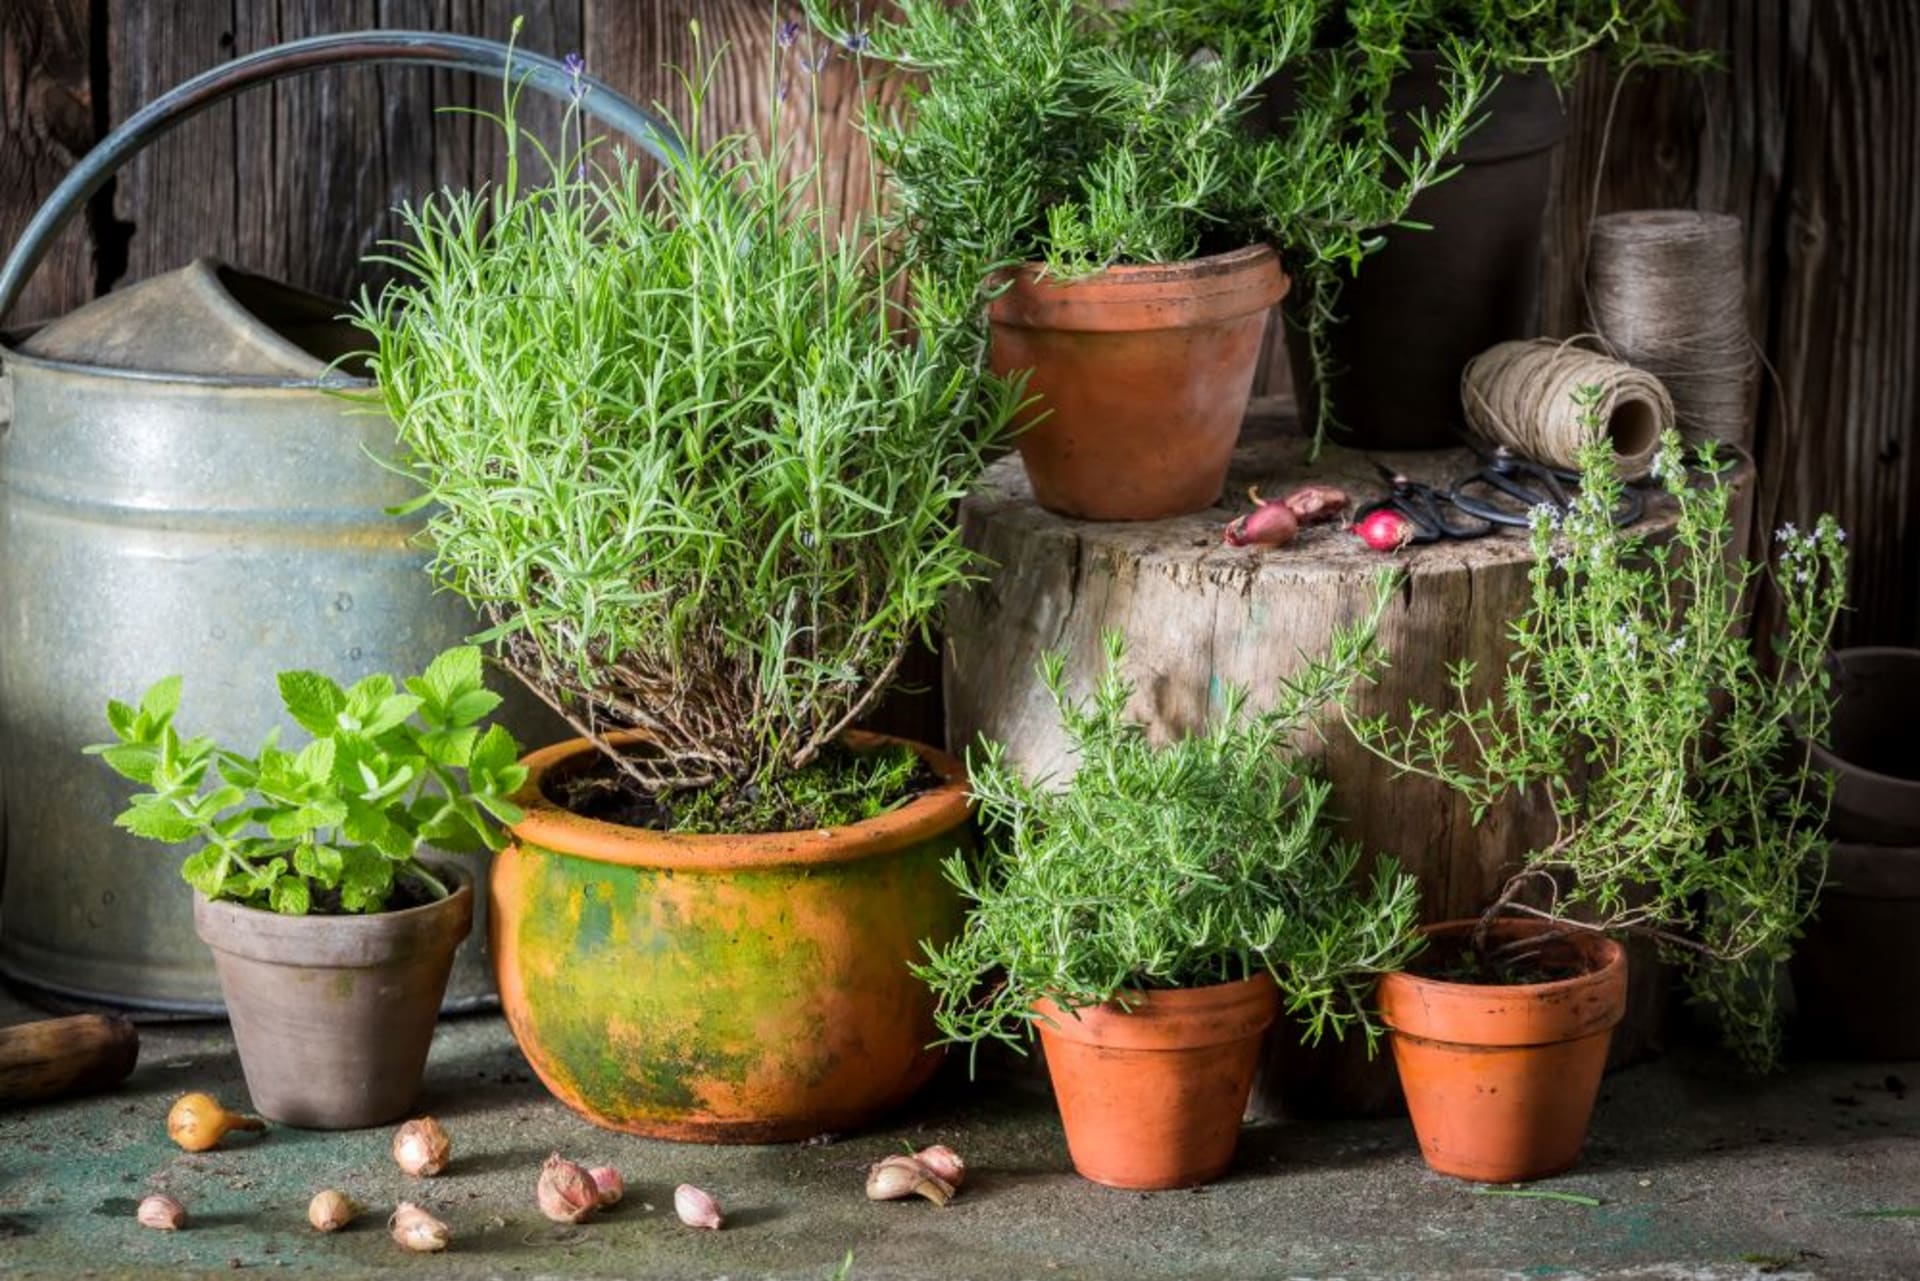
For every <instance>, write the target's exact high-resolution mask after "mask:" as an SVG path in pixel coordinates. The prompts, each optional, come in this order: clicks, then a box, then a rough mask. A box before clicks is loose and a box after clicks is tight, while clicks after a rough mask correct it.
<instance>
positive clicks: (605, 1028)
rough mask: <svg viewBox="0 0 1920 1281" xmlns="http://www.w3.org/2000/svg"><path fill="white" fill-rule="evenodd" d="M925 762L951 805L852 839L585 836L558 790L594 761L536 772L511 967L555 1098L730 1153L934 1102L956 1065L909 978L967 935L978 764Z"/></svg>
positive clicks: (931, 804) (511, 993)
mask: <svg viewBox="0 0 1920 1281" xmlns="http://www.w3.org/2000/svg"><path fill="white" fill-rule="evenodd" d="M898 741H901V740H897V739H889V738H884V737H882V736H879V735H871V734H848V735H847V737H846V742H847V743H848V744H849V745H850V746H853V747H856V748H858V747H862V746H877V745H879V744H881V743H889V742H898ZM908 746H910V747H912V748H913V750H914V751H916V752H918V753H919V754H920V757H921V759H922V760H924V761H926V762H927V764H928V765H929V766H931V767H932V768H933V770H934V772H935V773H937V774H938V775H939V776H940V778H941V779H942V782H941V783H940V785H939V786H938V787H936V788H934V789H933V790H930V791H927V792H924V793H922V794H921V795H919V796H917V797H915V798H913V799H912V800H910V801H908V802H907V803H906V804H904V805H902V806H900V807H899V808H898V809H896V810H894V811H892V812H891V813H888V814H884V815H882V816H880V817H878V818H873V819H869V820H867V821H866V822H864V823H856V824H854V825H852V826H850V827H842V828H835V829H832V830H828V831H811V830H810V831H804V832H771V833H765V834H760V835H747V836H717V835H716V836H695V835H669V834H665V833H661V832H656V831H651V830H647V829H642V828H630V827H623V826H620V825H617V824H614V823H606V822H599V821H596V820H594V819H589V818H583V817H581V816H580V815H577V814H574V813H572V812H571V811H569V810H566V809H563V808H561V807H560V806H559V805H558V804H556V803H554V802H553V801H551V800H549V799H548V797H547V794H546V792H545V791H544V790H543V789H544V788H545V786H546V784H547V783H548V782H550V781H552V780H554V779H557V778H559V777H563V776H564V775H565V774H567V773H569V772H574V771H578V770H581V769H583V768H585V767H586V766H588V765H589V764H591V763H592V762H593V761H594V759H595V752H594V748H593V747H592V746H591V745H590V744H588V743H587V742H585V741H584V740H581V739H575V740H572V741H571V742H566V743H560V744H558V745H556V746H553V747H549V748H546V749H545V750H543V751H538V752H535V753H533V754H532V755H530V756H528V757H527V758H526V759H525V764H526V766H527V768H528V770H529V771H530V773H529V777H528V779H527V784H526V787H525V788H524V789H522V791H521V792H520V793H519V795H518V796H517V797H516V798H515V799H516V800H517V802H518V803H519V805H520V806H521V807H522V808H523V809H524V810H525V811H526V818H525V819H524V821H522V822H521V823H519V824H517V825H516V826H515V827H514V829H513V830H514V835H515V836H516V837H517V844H516V845H514V846H512V847H509V848H508V849H507V850H506V851H504V852H503V853H502V854H501V855H499V857H498V858H497V859H496V860H495V863H494V872H493V912H494V916H493V956H494V963H495V966H496V972H497V977H498V979H499V984H500V1001H501V1006H502V1008H503V1010H504V1011H505V1013H506V1017H507V1023H508V1025H509V1026H510V1027H511V1028H512V1030H513V1035H514V1038H515V1039H516V1040H517V1041H518V1042H519V1043H520V1048H521V1050H522V1051H523V1052H524V1053H525V1054H526V1056H527V1061H528V1063H530V1064H531V1065H532V1066H533V1070H534V1071H535V1072H536V1073H538V1074H539V1077H540V1079H541V1080H542V1081H543V1082H545V1083H546V1086H547V1088H548V1089H549V1090H551V1091H553V1093H554V1095H555V1096H556V1097H558V1098H559V1099H560V1100H561V1101H562V1102H563V1103H565V1104H567V1106H569V1107H571V1108H573V1109H574V1110H575V1111H577V1112H579V1113H581V1114H582V1115H583V1116H585V1117H586V1118H587V1119H589V1120H591V1121H593V1122H595V1123H596V1124H599V1125H603V1126H607V1127H608V1128H610V1129H616V1130H624V1131H627V1132H629V1133H632V1134H644V1135H648V1136H650V1137H654V1138H664V1139H682V1140H694V1141H700V1142H716V1143H779V1142H786V1141H790V1140H794V1139H802V1138H806V1137H808V1136H811V1135H815V1134H822V1133H827V1132H830V1131H831V1132H841V1131H848V1130H854V1129H858V1128H860V1127H861V1126H863V1125H866V1124H867V1123H869V1122H871V1121H873V1120H874V1119H876V1118H877V1117H879V1116H881V1115H882V1114H884V1113H886V1112H887V1111H889V1110H891V1109H892V1108H894V1107H896V1106H898V1105H899V1104H901V1103H903V1102H905V1101H906V1099H907V1098H908V1097H909V1096H910V1095H912V1094H913V1092H914V1091H915V1090H917V1089H919V1087H920V1086H921V1085H922V1084H924V1083H925V1082H926V1080H927V1078H928V1077H929V1076H930V1075H931V1074H932V1073H933V1070H934V1068H935V1067H936V1066H938V1063H939V1059H940V1053H939V1051H937V1050H933V1049H929V1048H928V1046H929V1045H930V1043H931V1042H932V1041H933V1040H934V1039H935V1036H936V1032H935V1029H934V1024H933V998H932V996H931V994H930V993H929V992H928V990H927V988H926V986H925V985H924V984H922V983H921V982H920V981H919V980H918V979H916V978H914V977H913V975H911V974H910V973H908V971H907V964H908V962H909V961H913V960H917V959H919V957H920V956H921V955H922V953H921V947H920V944H921V940H923V939H929V940H932V941H934V942H936V943H940V942H944V941H946V940H948V939H950V938H952V937H953V935H954V934H955V933H956V932H957V930H958V928H959V925H960V920H961V904H960V901H959V897H958V895H957V894H956V892H955V891H954V889H953V887H952V886H951V885H950V884H948V882H947V880H946V878H945V876H944V875H943V873H942V871H941V862H942V860H944V859H945V858H946V857H947V856H948V855H950V854H952V853H954V852H955V851H956V850H964V849H967V848H969V847H970V846H971V842H972V837H971V834H970V831H969V826H968V820H969V817H970V815H971V810H970V807H969V803H968V800H967V789H966V774H965V770H964V769H963V768H962V766H961V765H960V762H958V761H956V760H954V759H953V758H952V757H951V756H948V755H946V754H945V753H943V752H938V751H935V750H934V749H932V748H930V747H923V746H921V745H920V744H917V743H909V744H908Z"/></svg>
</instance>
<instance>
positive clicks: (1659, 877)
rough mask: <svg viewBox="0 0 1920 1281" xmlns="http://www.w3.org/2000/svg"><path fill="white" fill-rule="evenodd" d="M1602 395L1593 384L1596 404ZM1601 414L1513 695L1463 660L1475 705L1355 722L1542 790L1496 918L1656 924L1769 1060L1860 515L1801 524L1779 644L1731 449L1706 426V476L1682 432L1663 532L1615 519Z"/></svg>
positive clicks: (1816, 805)
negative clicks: (1539, 841)
mask: <svg viewBox="0 0 1920 1281" xmlns="http://www.w3.org/2000/svg"><path fill="white" fill-rule="evenodd" d="M1595 395H1597V393H1596V392H1592V391H1588V392H1583V393H1582V396H1581V402H1582V406H1583V408H1584V409H1585V410H1586V412H1587V413H1588V414H1589V415H1591V414H1593V413H1594V406H1595V404H1596V403H1597V402H1596V400H1595V399H1594V397H1595ZM1596 434H1597V435H1600V436H1601V439H1600V441H1599V442H1598V443H1596V444H1595V446H1594V447H1593V448H1592V449H1590V450H1589V451H1588V452H1587V455H1586V457H1585V458H1584V459H1583V466H1582V486H1583V488H1582V492H1581V494H1580V496H1579V497H1578V498H1577V499H1576V501H1575V504H1574V506H1573V508H1572V510H1571V511H1570V512H1569V513H1568V515H1567V516H1566V518H1565V519H1564V521H1556V520H1555V519H1554V518H1553V517H1552V515H1551V513H1550V512H1549V511H1547V510H1546V509H1542V510H1541V511H1539V512H1537V513H1536V514H1535V518H1534V522H1533V552H1534V564H1533V569H1532V571H1531V573H1532V588H1533V597H1532V603H1531V605H1530V606H1529V607H1528V609H1527V612H1526V613H1525V615H1524V616H1522V617H1521V618H1520V619H1519V620H1518V621H1517V622H1516V623H1514V625H1513V630H1512V639H1513V645H1514V650H1513V654H1512V656H1511V657H1510V659H1509V660H1508V664H1507V669H1506V671H1505V673H1504V676H1503V679H1502V682H1501V686H1500V692H1499V693H1498V695H1497V696H1495V697H1491V698H1488V699H1486V700H1485V701H1476V700H1475V699H1474V698H1473V697H1472V696H1471V695H1470V693H1469V687H1470V685H1471V683H1472V680H1473V675H1474V673H1473V668H1472V665H1471V664H1468V663H1462V664H1459V665H1458V666H1456V667H1455V668H1454V669H1453V671H1452V684H1453V689H1454V692H1455V694H1456V696H1457V699H1458V703H1457V705H1456V706H1453V707H1449V708H1446V709H1432V708H1427V707H1422V706H1417V705H1416V706H1413V707H1411V708H1409V709H1408V714H1407V718H1406V720H1405V722H1404V723H1401V724H1394V723H1392V722H1390V721H1389V719H1388V718H1387V717H1385V716H1380V717H1374V718H1355V717H1350V718H1349V722H1350V724H1351V725H1352V726H1353V728H1354V730H1355V732H1356V734H1357V735H1358V737H1359V738H1360V740H1361V741H1362V742H1363V743H1365V744H1367V745H1368V746H1370V747H1371V748H1372V749H1373V750H1374V751H1376V752H1377V753H1379V754H1380V755H1381V756H1383V757H1384V758H1385V759H1386V760H1388V761H1390V762H1391V763H1392V764H1394V765H1395V766H1397V767H1399V768H1400V769H1401V770H1403V771H1405V772H1409V773H1414V774H1420V775H1424V776H1426V777H1430V778H1434V779H1438V780H1440V781H1442V782H1444V783H1446V784H1448V785H1449V786H1451V787H1452V788H1454V789H1456V790H1457V791H1459V792H1460V793H1461V794H1462V795H1463V796H1465V797H1466V798H1467V799H1468V801H1469V802H1470V803H1471V806H1472V809H1473V813H1474V816H1475V819H1476V821H1477V820H1478V819H1479V818H1480V817H1481V816H1483V815H1484V814H1485V813H1486V812H1487V810H1488V809H1489V808H1490V807H1491V806H1492V805H1493V804H1494V803H1495V802H1496V801H1498V800H1500V799H1501V798H1502V797H1503V796H1506V795H1508V794H1515V793H1518V794H1532V795H1537V796H1540V797H1543V798H1544V799H1545V800H1546V801H1547V802H1548V803H1549V804H1550V805H1551V807H1552V809H1553V813H1554V816H1555V818H1556V820H1557V831H1556V834H1555V837H1554V839H1553V841H1552V842H1551V843H1550V844H1548V845H1547V846H1545V847H1544V848H1541V849H1538V850H1535V851H1533V852H1532V853H1531V854H1530V855H1529V856H1528V858H1527V860H1526V863H1525V865H1524V867H1523V868H1522V869H1521V871H1520V872H1519V873H1518V874H1516V875H1515V876H1514V877H1513V878H1512V879H1511V880H1510V881H1509V882H1508V884H1507V885H1506V887H1505V889H1504V891H1503V892H1502V893H1501V894H1500V896H1499V898H1498V899H1497V900H1496V901H1495V902H1494V904H1493V905H1492V906H1491V907H1490V908H1489V909H1488V912H1487V917H1486V919H1488V920H1491V919H1492V918H1493V917H1494V916H1496V915H1498V914H1500V913H1503V912H1509V913H1517V914H1522V915H1527V916H1535V917H1544V918H1548V919H1551V920H1555V921H1558V922H1561V923H1562V924H1563V926H1564V927H1565V928H1568V929H1573V928H1580V929H1600V930H1608V931H1618V932H1631V933H1639V934H1641V935H1643V936H1648V937H1651V938H1653V939H1654V940H1656V941H1657V942H1658V943H1659V944H1660V945H1661V949H1662V951H1663V952H1664V953H1665V954H1666V955H1667V956H1668V957H1669V958H1670V959H1672V960H1674V961H1676V962H1677V963H1678V964H1680V965H1681V966H1682V967H1683V968H1684V974H1685V977H1686V980H1687V982H1688V985H1689V987H1690V988H1691V991H1692V994H1693V996H1694V998H1695V999H1697V1000H1698V1001H1700V1002H1702V1003H1704V1004H1705V1005H1706V1006H1708V1007H1710V1009H1711V1011H1712V1013H1713V1014H1714V1015H1715V1017H1716V1019H1717V1021H1718V1023H1719V1026H1720V1028H1721V1031H1722V1035H1723V1038H1724V1040H1725V1042H1726V1044H1727V1045H1728V1047H1729V1048H1730V1049H1732V1050H1734V1051H1735V1052H1736V1053H1737V1054H1738V1055H1739V1056H1740V1057H1741V1058H1742V1059H1743V1060H1744V1061H1745V1062H1747V1063H1748V1064H1749V1065H1751V1066H1754V1067H1756V1068H1764V1067H1767V1066H1769V1065H1771V1064H1772V1063H1773V1062H1774V1061H1775V1059H1776V1057H1777V1055H1778V1052H1779V1011H1778V1009H1777V1008H1776V1003H1775V1001H1776V993H1777V984H1776V981H1775V980H1776V971H1777V969H1778V967H1779V966H1781V965H1782V964H1783V963H1784V962H1785V961H1786V960H1787V958H1788V956H1789V955H1790V953H1791V949H1792V945H1793V941H1794V939H1795V938H1796V937H1797V936H1798V934H1799V932H1800V929H1801V926H1802V924H1803V923H1804V922H1805V921H1806V919H1807V917H1808V915H1809V914H1810V913H1811V911H1812V909H1813V906H1814V903H1815V900H1816V898H1817V896H1818V893H1819V887H1820V883H1821V880H1822V878H1823V876H1824V873H1825V867H1826V844H1825V840H1824V838H1823V836H1822V832H1821V829H1822V826H1823V824H1824V821H1825V818H1826V812H1827V805H1828V800H1829V798H1830V794H1831V784H1830V780H1828V779H1827V778H1826V777H1825V776H1824V775H1822V774H1820V773H1819V772H1817V771H1815V770H1813V769H1811V768H1809V766H1808V765H1807V763H1806V761H1805V760H1804V758H1803V756H1802V755H1801V754H1800V753H1799V752H1797V751H1796V748H1795V741H1796V739H1797V738H1799V737H1801V736H1806V737H1809V738H1817V737H1818V736H1819V735H1820V733H1821V732H1822V731H1823V729H1824V726H1825V724H1826V720H1827V716H1828V710H1829V697H1828V678H1827V672H1826V668H1825V666H1824V657H1825V654H1826V650H1827V645H1828V640H1829V637H1830V636H1831V633H1832V630H1833V626H1834V623H1835V620H1836V619H1837V617H1838V615H1839V613H1840V610H1841V608H1842V607H1843V603H1844V592H1845V581H1846V555H1845V547H1844V541H1845V536H1844V534H1843V533H1842V531H1841V530H1840V528H1839V527H1838V526H1837V525H1836V524H1835V523H1834V521H1833V519H1832V518H1831V517H1822V518H1821V519H1820V521H1819V522H1818V524H1817V525H1816V526H1815V527H1814V528H1813V529H1812V530H1809V531H1800V530H1796V529H1795V528H1794V527H1793V526H1791V525H1789V526H1787V527H1786V528H1784V529H1782V530H1780V531H1779V534H1778V535H1777V550H1778V564H1777V570H1776V573H1775V575H1774V578H1775V582H1776V583H1777V585H1778V589H1779V595H1780V599H1781V602H1782V606H1783V613H1784V624H1785V625H1784V628H1783V631H1782V633H1781V635H1779V636H1778V637H1776V638H1775V639H1774V653H1773V655H1772V662H1771V664H1767V663H1763V662H1762V661H1761V659H1760V658H1759V657H1757V656H1756V654H1755V652H1754V648H1755V647H1754V645H1753V643H1752V638H1750V637H1749V635H1748V627H1749V620H1750V613H1749V608H1748V607H1749V604H1750V600H1751V594H1752V592H1753V590H1754V588H1755V585H1756V581H1757V580H1758V578H1759V577H1760V575H1761V574H1762V573H1763V572H1765V571H1764V569H1763V566H1762V565H1760V564H1756V563H1755V562H1753V561H1750V560H1746V559H1744V558H1742V557H1741V556H1739V555H1738V554H1737V552H1736V543H1735V539H1736V537H1737V532H1736V529H1735V527H1734V523H1733V520H1732V518H1731V515H1730V506H1731V504H1732V502H1733V499H1734V486H1733V484H1732V483H1730V481H1729V472H1730V467H1731V464H1729V463H1726V462H1724V461H1722V460H1721V458H1720V457H1719V456H1718V454H1717V453H1716V452H1715V450H1714V449H1713V448H1712V447H1711V446H1710V445H1709V446H1704V447H1702V450H1701V453H1700V457H1699V459H1698V469H1699V473H1700V475H1699V476H1698V477H1697V478H1695V477H1690V476H1689V474H1688V471H1687V469H1686V467H1685V465H1684V463H1683V461H1682V454H1681V447H1680V442H1679V439H1678V437H1677V436H1674V435H1671V434H1669V436H1668V438H1667V439H1666V441H1665V442H1664V444H1663V446H1662V448H1661V451H1660V453H1659V455H1658V458H1657V463H1656V468H1655V475H1656V476H1657V477H1658V478H1659V481H1660V483H1661V484H1662V486H1663V487H1664V488H1665V490H1666V492H1667V493H1668V494H1669V495H1671V496H1672V498H1673V499H1674V500H1675V501H1676V502H1677V503H1678V505H1679V516H1678V520H1677V523H1676V525H1675V527H1674V531H1673V534H1672V536H1671V538H1670V539H1668V540H1666V541H1659V540H1655V539H1652V538H1649V537H1648V536H1647V535H1646V534H1645V533H1641V532H1634V531H1632V530H1618V529H1616V528H1615V527H1614V526H1613V523H1612V521H1611V520H1610V519H1609V518H1608V513H1609V512H1610V511H1611V510H1613V507H1614V504H1615V502H1616V500H1617V499H1618V497H1619V495H1620V490H1621V482H1620V480H1619V479H1618V477H1617V475H1616V473H1615V471H1614V469H1613V466H1612V455H1611V453H1610V449H1609V446H1608V445H1607V444H1606V442H1605V439H1604V434H1603V433H1596ZM1530 900H1535V901H1530ZM1572 913H1578V915H1579V919H1578V921H1576V920H1574V919H1573V917H1572V916H1571V915H1570V914H1572ZM1482 942H1483V943H1484V939H1483V940H1482Z"/></svg>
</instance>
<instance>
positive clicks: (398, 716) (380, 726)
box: [362, 694, 420, 738]
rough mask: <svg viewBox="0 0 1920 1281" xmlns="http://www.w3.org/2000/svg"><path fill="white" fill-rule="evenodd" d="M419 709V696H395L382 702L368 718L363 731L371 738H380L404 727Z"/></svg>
mask: <svg viewBox="0 0 1920 1281" xmlns="http://www.w3.org/2000/svg"><path fill="white" fill-rule="evenodd" d="M419 709H420V696H419V695H418V694H395V695H393V696H392V697H390V698H385V699H382V700H381V701H380V703H379V705H378V706H377V707H375V708H374V709H373V711H372V713H371V714H369V716H368V717H367V720H366V724H365V725H364V726H363V727H362V730H363V732H364V733H365V734H366V735H367V736H368V737H370V738H373V737H378V736H379V735H381V734H384V733H386V732H387V731H388V730H390V729H394V728H395V727H397V726H400V725H404V724H405V723H406V721H407V718H408V717H409V716H412V715H413V714H414V713H415V712H416V711H418V710H419Z"/></svg>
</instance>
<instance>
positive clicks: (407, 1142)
mask: <svg viewBox="0 0 1920 1281" xmlns="http://www.w3.org/2000/svg"><path fill="white" fill-rule="evenodd" d="M452 1156H453V1140H452V1139H451V1138H449V1137H448V1136H447V1132H446V1130H445V1129H444V1128H442V1126H441V1125H440V1123H439V1122H438V1121H436V1120H434V1119H433V1118H432V1117H430V1116H422V1117H415V1118H414V1119H413V1120H411V1121H409V1122H407V1123H406V1124H405V1125H403V1126H401V1127H400V1128H399V1129H398V1130H396V1131H394V1135H393V1160H394V1163H395V1164H396V1165H398V1166H399V1167H400V1168H401V1169H402V1170H405V1171H406V1172H407V1173H408V1174H411V1175H412V1176H413V1177H414V1178H416V1179H430V1178H432V1177H433V1176H434V1175H436V1174H438V1173H440V1171H442V1170H444V1169H446V1168H447V1162H448V1160H449V1159H451V1158H452Z"/></svg>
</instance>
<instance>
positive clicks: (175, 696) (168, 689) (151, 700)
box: [140, 676, 180, 728]
mask: <svg viewBox="0 0 1920 1281" xmlns="http://www.w3.org/2000/svg"><path fill="white" fill-rule="evenodd" d="M179 710H180V678H179V677H178V676H169V677H167V678H165V679H164V680H159V681H155V682H154V683H153V685H152V686H151V687H150V688H149V689H148V690H147V692H146V693H144V694H142V695H141V696H140V715H141V716H142V717H144V718H145V719H146V721H147V723H148V724H149V725H150V726H152V727H154V728H158V727H159V726H162V725H165V724H166V723H167V722H168V721H170V720H172V719H173V714H174V713H175V712H177V711H179Z"/></svg>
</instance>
